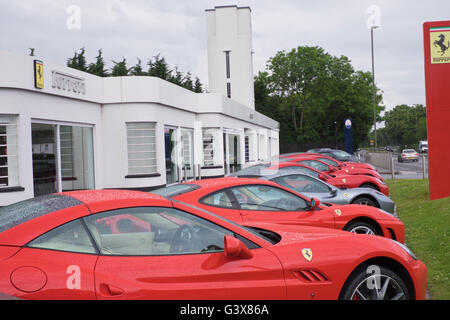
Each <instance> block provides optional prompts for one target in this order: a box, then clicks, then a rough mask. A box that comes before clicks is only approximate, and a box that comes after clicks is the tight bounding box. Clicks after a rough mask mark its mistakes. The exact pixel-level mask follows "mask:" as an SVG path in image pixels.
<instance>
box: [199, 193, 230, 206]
mask: <svg viewBox="0 0 450 320" xmlns="http://www.w3.org/2000/svg"><path fill="white" fill-rule="evenodd" d="M201 202H202V203H203V204H206V205H209V206H214V207H222V208H229V209H232V208H233V203H232V202H231V199H230V198H229V197H228V195H227V193H226V192H225V191H219V192H215V193H213V194H210V195H208V196H206V197H204V198H202V199H201Z"/></svg>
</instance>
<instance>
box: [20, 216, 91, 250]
mask: <svg viewBox="0 0 450 320" xmlns="http://www.w3.org/2000/svg"><path fill="white" fill-rule="evenodd" d="M28 247H31V248H41V249H51V250H59V251H69V252H78V253H96V250H95V247H94V245H93V244H92V242H91V239H90V237H89V234H88V233H87V231H86V229H85V227H84V226H83V224H82V222H81V221H80V220H75V221H72V222H69V223H66V224H64V225H62V226H59V227H57V228H55V229H53V230H50V231H48V232H47V233H44V234H43V235H41V236H39V237H38V238H36V239H34V240H33V241H31V242H30V243H28Z"/></svg>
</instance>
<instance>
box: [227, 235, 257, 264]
mask: <svg viewBox="0 0 450 320" xmlns="http://www.w3.org/2000/svg"><path fill="white" fill-rule="evenodd" d="M224 244H225V257H227V258H241V259H250V258H252V257H253V253H252V252H251V251H250V250H249V248H247V247H246V246H245V244H244V243H243V242H242V241H241V240H239V239H237V238H235V237H232V236H228V235H226V236H225V237H224Z"/></svg>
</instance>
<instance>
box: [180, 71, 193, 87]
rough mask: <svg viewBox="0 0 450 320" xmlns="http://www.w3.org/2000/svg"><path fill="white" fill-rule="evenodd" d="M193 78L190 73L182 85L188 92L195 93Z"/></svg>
mask: <svg viewBox="0 0 450 320" xmlns="http://www.w3.org/2000/svg"><path fill="white" fill-rule="evenodd" d="M191 76H192V75H191V73H190V72H188V73H187V74H186V75H185V76H184V78H183V83H182V84H181V86H182V87H183V88H185V89H188V90H191V91H193V90H194V84H193V82H192V78H191Z"/></svg>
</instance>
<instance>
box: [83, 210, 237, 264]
mask: <svg viewBox="0 0 450 320" xmlns="http://www.w3.org/2000/svg"><path fill="white" fill-rule="evenodd" d="M85 221H86V224H87V225H88V228H89V230H90V232H91V233H92V235H93V237H94V239H95V241H96V243H97V245H98V247H99V249H100V251H101V254H103V255H118V256H153V255H176V254H200V253H214V252H221V251H223V249H224V236H225V235H232V236H234V234H233V233H232V232H231V231H229V230H227V229H224V228H222V227H221V226H218V225H216V224H214V223H211V222H209V221H207V220H205V219H202V218H199V217H197V216H195V215H192V214H189V213H187V212H184V211H180V210H177V209H174V208H165V207H164V208H163V207H161V208H160V207H137V208H127V209H120V210H114V211H108V212H103V213H99V214H95V215H92V216H89V217H86V218H85Z"/></svg>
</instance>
